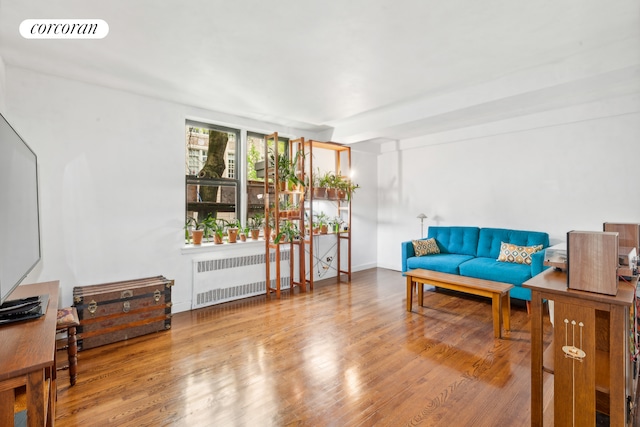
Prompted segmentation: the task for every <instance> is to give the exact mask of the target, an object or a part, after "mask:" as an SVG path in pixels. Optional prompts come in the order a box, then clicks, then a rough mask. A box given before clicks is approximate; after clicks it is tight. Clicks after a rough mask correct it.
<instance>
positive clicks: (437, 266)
mask: <svg viewBox="0 0 640 427" xmlns="http://www.w3.org/2000/svg"><path fill="white" fill-rule="evenodd" d="M470 259H473V257H472V256H471V255H456V254H442V253H440V254H435V255H429V256H421V257H411V258H408V259H407V268H408V269H409V270H413V269H414V268H424V269H425V270H434V271H439V272H441V273H449V274H460V271H459V270H458V266H459V265H460V264H462V263H463V262H465V261H469V260H470Z"/></svg>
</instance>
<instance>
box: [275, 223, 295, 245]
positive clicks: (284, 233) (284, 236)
mask: <svg viewBox="0 0 640 427" xmlns="http://www.w3.org/2000/svg"><path fill="white" fill-rule="evenodd" d="M299 238H300V229H298V226H297V225H296V224H295V223H294V222H292V221H289V220H288V219H287V220H285V221H283V222H282V224H280V232H279V233H278V235H277V236H276V237H275V238H274V239H273V243H285V242H294V241H295V240H298V239H299Z"/></svg>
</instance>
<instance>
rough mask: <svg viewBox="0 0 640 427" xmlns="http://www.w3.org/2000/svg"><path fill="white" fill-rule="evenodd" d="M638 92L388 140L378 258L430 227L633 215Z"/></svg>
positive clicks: (569, 225)
mask: <svg viewBox="0 0 640 427" xmlns="http://www.w3.org/2000/svg"><path fill="white" fill-rule="evenodd" d="M639 141H640V95H638V94H637V93H636V94H630V95H627V96H621V97H618V98H611V99H606V100H601V101H598V102H593V103H590V104H583V105H578V106H575V107H571V108H566V109H561V110H550V111H546V112H544V113H539V114H535V115H530V116H523V117H518V118H514V119H509V120H504V121H501V122H494V123H488V124H484V125H481V126H475V127H469V128H464V129H457V130H454V131H450V132H443V133H440V134H435V135H429V136H424V137H421V138H414V139H411V140H403V141H398V142H395V143H389V144H387V145H386V146H385V147H384V153H383V154H381V155H380V157H379V159H378V169H379V173H380V174H379V180H378V185H379V205H378V214H379V218H380V221H379V228H378V260H379V266H381V267H387V268H392V269H400V242H402V241H407V240H410V239H412V238H416V237H419V234H420V222H419V220H418V219H416V216H417V215H418V214H419V213H421V212H424V213H425V214H426V215H427V216H428V217H429V218H428V219H427V220H425V235H426V232H427V230H426V229H427V226H428V225H472V226H480V227H504V228H517V229H526V230H539V231H546V232H548V233H549V234H550V238H551V242H552V243H558V242H560V241H564V240H565V236H566V232H567V231H569V230H602V223H603V222H605V221H611V222H640V197H638V185H639V184H638V174H637V164H638V159H640V143H639Z"/></svg>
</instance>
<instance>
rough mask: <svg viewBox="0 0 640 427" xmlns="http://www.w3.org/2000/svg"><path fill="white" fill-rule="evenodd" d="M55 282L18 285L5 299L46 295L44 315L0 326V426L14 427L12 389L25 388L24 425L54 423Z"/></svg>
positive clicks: (56, 285) (56, 293) (57, 287)
mask: <svg viewBox="0 0 640 427" xmlns="http://www.w3.org/2000/svg"><path fill="white" fill-rule="evenodd" d="M58 289H59V283H58V282H57V281H55V282H45V283H37V284H34V285H20V286H18V287H17V288H16V290H15V291H14V292H13V293H12V294H11V296H10V297H9V299H18V298H26V297H30V296H35V295H45V294H46V295H49V302H48V306H47V311H46V314H45V315H44V316H42V317H40V318H38V319H34V320H26V321H24V322H17V323H14V324H10V325H3V326H0V361H1V363H0V425H1V426H12V425H14V405H15V393H16V392H15V389H18V388H21V387H23V386H26V400H27V425H28V426H29V427H33V426H53V424H54V422H55V401H56V381H55V373H56V367H55V350H56V342H55V341H56V320H57V311H58Z"/></svg>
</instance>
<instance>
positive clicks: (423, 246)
mask: <svg viewBox="0 0 640 427" xmlns="http://www.w3.org/2000/svg"><path fill="white" fill-rule="evenodd" d="M411 243H413V251H414V252H415V253H416V256H425V255H433V254H439V253H440V249H438V244H437V243H436V239H433V238H431V239H420V240H412V241H411Z"/></svg>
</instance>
